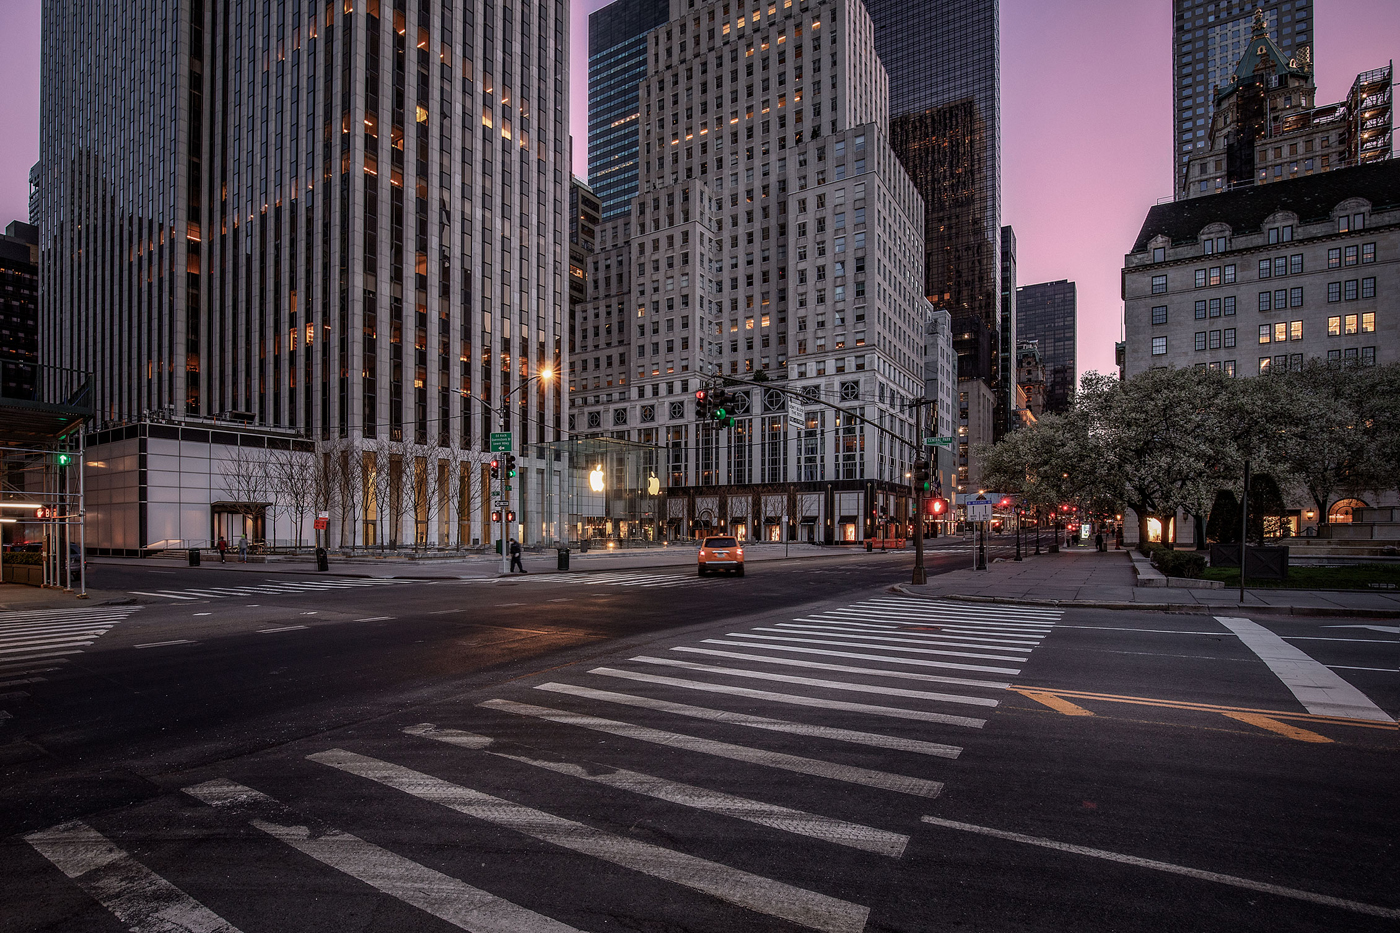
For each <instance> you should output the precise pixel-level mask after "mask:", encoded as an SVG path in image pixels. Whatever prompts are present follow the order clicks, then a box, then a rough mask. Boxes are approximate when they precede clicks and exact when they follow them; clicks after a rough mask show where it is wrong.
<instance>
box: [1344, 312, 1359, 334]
mask: <svg viewBox="0 0 1400 933" xmlns="http://www.w3.org/2000/svg"><path fill="white" fill-rule="evenodd" d="M1356 323H1357V318H1356V315H1355V314H1348V315H1347V316H1346V330H1345V331H1344V332H1345V333H1346V334H1347V335H1348V336H1350V335H1351V334H1354V333H1356Z"/></svg>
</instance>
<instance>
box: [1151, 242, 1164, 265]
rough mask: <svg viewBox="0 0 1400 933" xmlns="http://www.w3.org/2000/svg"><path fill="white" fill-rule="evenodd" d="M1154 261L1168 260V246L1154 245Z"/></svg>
mask: <svg viewBox="0 0 1400 933" xmlns="http://www.w3.org/2000/svg"><path fill="white" fill-rule="evenodd" d="M1152 261H1153V262H1166V261H1167V248H1166V247H1165V246H1154V247H1152Z"/></svg>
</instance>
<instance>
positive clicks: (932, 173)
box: [866, 0, 1015, 481]
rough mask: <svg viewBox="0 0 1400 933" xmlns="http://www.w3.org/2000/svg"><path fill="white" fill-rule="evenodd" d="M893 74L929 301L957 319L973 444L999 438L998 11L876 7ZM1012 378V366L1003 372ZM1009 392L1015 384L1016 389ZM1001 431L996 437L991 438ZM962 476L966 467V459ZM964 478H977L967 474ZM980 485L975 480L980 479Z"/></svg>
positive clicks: (893, 113) (893, 104)
mask: <svg viewBox="0 0 1400 933" xmlns="http://www.w3.org/2000/svg"><path fill="white" fill-rule="evenodd" d="M866 6H867V7H868V8H869V10H870V16H871V18H872V19H873V20H874V22H875V48H876V51H877V52H878V53H879V56H880V61H881V62H882V63H884V65H885V68H886V69H887V70H888V71H889V80H890V144H891V145H892V146H893V147H894V150H895V153H896V154H897V155H898V157H899V160H900V162H901V163H903V165H904V167H905V169H906V170H907V171H908V172H909V176H910V178H912V179H913V180H914V187H915V188H917V189H918V192H919V194H920V195H921V196H922V197H923V199H924V279H925V281H924V294H925V295H927V296H928V299H929V301H931V302H933V304H934V306H935V307H939V308H946V309H947V310H948V312H949V313H950V314H951V315H952V318H953V343H954V346H955V347H956V348H957V353H958V378H959V379H960V380H967V379H976V380H979V381H980V382H982V383H983V386H984V387H985V388H986V390H987V392H986V393H984V392H982V391H979V390H977V389H966V388H965V389H964V390H963V391H961V392H960V396H961V397H963V398H966V399H969V400H976V401H977V404H970V405H969V407H968V411H969V412H970V414H969V416H968V418H969V425H970V427H969V430H970V431H971V432H973V433H974V434H975V435H976V437H974V438H973V441H974V442H982V441H984V440H985V441H988V442H989V441H990V440H991V439H992V437H993V436H1000V433H1001V430H1003V429H1002V428H1000V427H998V426H999V425H1002V424H1003V423H1005V421H1004V419H1000V418H994V417H993V416H992V415H990V414H988V415H987V417H986V418H985V419H983V418H982V414H983V412H984V409H985V410H987V411H991V410H992V409H995V410H998V411H1000V410H1001V408H1002V406H1001V405H1000V404H994V405H993V406H992V408H987V406H984V405H983V404H981V402H982V401H985V396H986V395H990V394H992V393H993V392H994V393H995V398H996V399H1000V398H1001V397H1002V396H1003V395H1007V396H1008V397H1009V393H1012V392H1014V391H1015V390H1014V388H1012V387H1011V386H1009V385H1006V386H1004V385H1002V381H1003V367H1002V366H1001V365H1000V363H1001V359H1002V356H1003V353H1004V354H1005V356H1006V358H1007V359H1008V360H1009V359H1010V356H1011V352H1012V349H1013V348H1014V346H1015V344H1014V343H1011V344H1009V345H1007V344H1006V343H1005V341H1004V340H1003V336H1002V334H1001V273H1002V261H1001V67H1000V49H1001V26H1000V19H999V18H998V7H997V2H996V0H928V2H923V3H906V2H902V0H869V2H868V3H867V4H866ZM1005 371H1006V373H1007V374H1008V375H1009V373H1010V367H1009V366H1008V367H1006V369H1005ZM1007 381H1008V382H1010V381H1013V380H1009V379H1008V380H1007ZM994 429H995V430H994ZM963 462H964V465H965V464H966V462H967V461H966V459H965V458H964V461H963ZM961 473H962V476H963V478H964V479H967V478H968V476H969V475H970V474H969V473H968V471H967V469H966V468H964V469H963V470H962V471H961ZM971 479H972V481H975V479H976V477H975V476H973V477H971Z"/></svg>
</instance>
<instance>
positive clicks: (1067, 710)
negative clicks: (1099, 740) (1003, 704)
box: [1016, 687, 1094, 716]
mask: <svg viewBox="0 0 1400 933" xmlns="http://www.w3.org/2000/svg"><path fill="white" fill-rule="evenodd" d="M1016 692H1017V693H1019V694H1022V695H1023V696H1025V697H1028V698H1030V699H1032V700H1035V701H1036V702H1037V703H1042V704H1044V705H1045V706H1048V707H1050V708H1051V709H1053V710H1054V711H1055V712H1057V713H1064V714H1065V715H1066V716H1092V715H1094V714H1093V713H1091V712H1089V711H1088V710H1087V709H1085V708H1084V707H1082V706H1076V705H1074V704H1073V703H1071V702H1070V701H1069V700H1062V699H1060V698H1059V697H1057V696H1055V694H1053V693H1043V692H1041V691H1039V690H1026V689H1024V688H1020V687H1018V688H1016Z"/></svg>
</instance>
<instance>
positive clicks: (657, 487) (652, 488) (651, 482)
mask: <svg viewBox="0 0 1400 933" xmlns="http://www.w3.org/2000/svg"><path fill="white" fill-rule="evenodd" d="M659 492H661V480H659V479H657V478H656V476H655V474H653V475H652V477H651V478H650V479H648V480H647V495H649V496H654V495H656V494H657V493H659Z"/></svg>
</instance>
